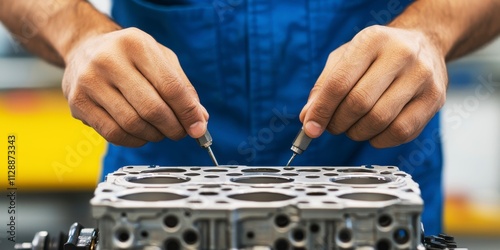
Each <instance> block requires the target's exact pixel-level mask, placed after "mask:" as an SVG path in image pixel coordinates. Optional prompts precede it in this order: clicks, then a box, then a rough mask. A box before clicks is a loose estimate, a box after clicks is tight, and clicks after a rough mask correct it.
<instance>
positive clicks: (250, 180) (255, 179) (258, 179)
mask: <svg viewBox="0 0 500 250" xmlns="http://www.w3.org/2000/svg"><path fill="white" fill-rule="evenodd" d="M231 181H232V182H236V183H243V184H270V183H271V184H276V183H287V182H293V179H291V178H285V177H276V176H245V177H239V178H232V179H231Z"/></svg>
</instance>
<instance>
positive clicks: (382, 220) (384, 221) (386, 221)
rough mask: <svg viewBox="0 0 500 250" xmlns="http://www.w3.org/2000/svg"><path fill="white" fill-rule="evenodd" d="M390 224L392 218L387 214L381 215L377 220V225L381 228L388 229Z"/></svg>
mask: <svg viewBox="0 0 500 250" xmlns="http://www.w3.org/2000/svg"><path fill="white" fill-rule="evenodd" d="M391 223H392V218H391V216H389V215H387V214H384V215H381V216H380V217H379V218H378V224H379V225H380V226H381V227H388V226H390V225H391Z"/></svg>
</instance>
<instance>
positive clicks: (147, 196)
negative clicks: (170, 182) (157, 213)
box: [118, 192, 187, 201]
mask: <svg viewBox="0 0 500 250" xmlns="http://www.w3.org/2000/svg"><path fill="white" fill-rule="evenodd" d="M186 197H187V196H184V195H180V194H174V193H168V192H141V193H132V194H126V195H122V196H119V197H118V198H120V199H123V200H129V201H173V200H180V199H184V198H186Z"/></svg>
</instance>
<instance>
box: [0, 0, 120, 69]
mask: <svg viewBox="0 0 500 250" xmlns="http://www.w3.org/2000/svg"><path fill="white" fill-rule="evenodd" d="M0 21H2V23H3V24H4V25H5V26H6V27H7V28H8V29H9V30H10V32H11V33H12V34H13V36H14V37H15V38H16V39H17V40H18V41H19V42H20V43H21V44H22V45H23V46H24V47H26V48H27V49H28V50H30V51H31V52H33V53H34V54H37V55H38V56H41V57H42V58H44V59H46V60H47V61H49V62H51V63H54V64H57V65H59V66H64V65H65V64H66V61H65V60H66V57H67V55H68V53H69V52H70V51H71V50H72V49H73V48H74V47H75V46H77V45H78V44H79V43H80V42H81V41H83V40H85V39H86V38H88V37H91V36H93V35H97V34H101V33H106V32H110V31H114V30H117V29H119V28H120V27H119V26H118V25H117V24H116V23H114V22H113V21H112V20H110V19H109V18H108V17H107V16H105V15H104V14H102V13H100V12H99V11H97V10H96V9H95V8H94V7H93V6H92V5H91V4H90V3H88V2H86V1H83V0H64V1H62V0H44V1H39V0H22V1H12V0H0Z"/></svg>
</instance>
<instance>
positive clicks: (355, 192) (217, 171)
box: [91, 165, 423, 250]
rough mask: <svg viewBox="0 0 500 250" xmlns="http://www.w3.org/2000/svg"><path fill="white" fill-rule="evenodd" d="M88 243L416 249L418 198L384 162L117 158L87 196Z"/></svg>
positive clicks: (153, 249)
mask: <svg viewBox="0 0 500 250" xmlns="http://www.w3.org/2000/svg"><path fill="white" fill-rule="evenodd" d="M91 205H92V213H93V216H94V218H96V219H97V223H98V230H99V244H98V249H101V250H103V249H147V250H177V249H210V250H226V249H275V250H288V249H294V250H300V249H309V250H313V249H378V250H387V249H417V248H418V247H419V245H420V242H421V223H420V215H421V212H422V207H423V201H422V199H421V197H420V189H419V187H418V184H417V183H416V182H414V181H413V180H412V178H411V176H410V175H408V174H406V173H404V172H402V171H400V170H399V169H398V168H397V167H393V166H371V165H367V166H359V167H306V166H304V167H249V166H219V167H160V166H155V165H152V166H126V167H123V168H121V169H119V170H117V171H116V172H114V173H111V174H109V175H108V176H107V178H106V181H105V182H103V183H101V184H99V186H98V187H97V189H96V191H95V196H94V198H93V199H92V200H91Z"/></svg>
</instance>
